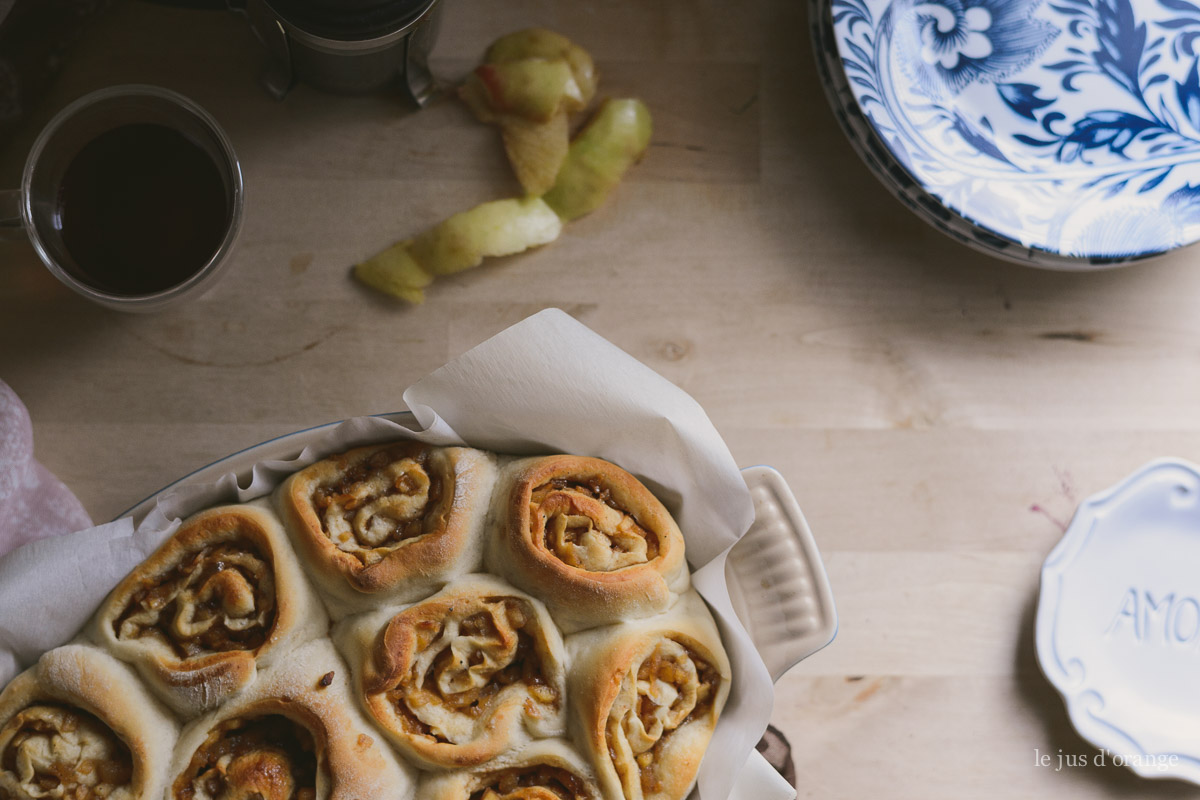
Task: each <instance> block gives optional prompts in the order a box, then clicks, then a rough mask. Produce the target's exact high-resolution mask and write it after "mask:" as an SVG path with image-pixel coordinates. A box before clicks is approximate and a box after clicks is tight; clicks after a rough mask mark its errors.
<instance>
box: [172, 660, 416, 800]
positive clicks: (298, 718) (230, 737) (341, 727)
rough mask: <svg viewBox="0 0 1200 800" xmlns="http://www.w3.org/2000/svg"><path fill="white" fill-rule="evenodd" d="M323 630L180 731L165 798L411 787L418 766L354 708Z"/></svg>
mask: <svg viewBox="0 0 1200 800" xmlns="http://www.w3.org/2000/svg"><path fill="white" fill-rule="evenodd" d="M347 673H348V670H347V669H346V666H345V664H344V663H343V661H342V660H341V658H340V657H339V656H338V654H337V652H336V651H335V650H334V649H333V645H332V643H331V642H330V641H329V640H328V639H320V640H317V641H315V642H310V643H309V644H306V645H304V646H302V647H300V648H299V649H297V650H296V651H294V652H293V653H292V655H291V656H290V657H289V658H288V661H287V663H286V664H278V665H276V666H274V667H272V668H270V669H268V670H265V671H264V672H263V674H262V676H261V677H260V678H259V680H258V681H256V682H255V684H254V685H253V686H251V687H250V688H249V689H248V690H247V691H246V692H245V693H244V694H243V695H240V696H239V697H237V698H236V699H235V700H232V701H230V702H229V703H227V704H226V705H224V706H222V707H221V708H220V709H219V710H217V711H216V712H214V713H211V714H209V715H206V716H204V717H201V718H200V719H198V720H196V721H194V722H192V723H191V724H190V725H188V726H187V727H186V728H185V729H184V731H183V734H182V735H181V736H180V739H179V745H178V746H177V747H176V750H175V758H174V761H173V764H172V770H171V775H172V778H171V784H170V786H169V788H168V792H167V800H250V799H251V798H254V799H255V800H366V799H367V798H381V799H386V798H396V799H397V800H399V799H400V798H406V797H410V796H411V795H412V790H413V786H414V783H415V777H416V774H415V772H414V771H413V770H412V768H411V767H408V766H407V765H405V764H403V763H401V762H400V761H399V759H397V758H396V757H395V755H394V754H393V753H392V752H391V750H390V748H388V746H387V745H386V744H384V743H383V742H382V740H380V739H379V738H378V736H377V734H376V731H374V730H372V729H371V728H370V726H369V725H368V723H367V721H366V719H364V718H363V716H362V714H361V713H360V712H359V711H358V707H357V704H356V703H355V702H354V699H353V698H352V697H351V695H350V688H349V675H348V674H347Z"/></svg>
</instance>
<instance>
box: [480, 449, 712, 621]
mask: <svg viewBox="0 0 1200 800" xmlns="http://www.w3.org/2000/svg"><path fill="white" fill-rule="evenodd" d="M493 504H494V505H493V517H494V526H495V530H494V532H493V536H492V538H491V540H490V542H489V549H488V558H487V564H488V567H489V571H491V572H497V573H499V574H501V575H503V576H504V577H506V578H508V579H509V580H510V581H512V582H513V584H515V585H516V586H518V587H520V588H522V589H524V590H526V591H529V592H534V593H536V594H537V596H538V597H539V598H541V599H542V600H543V601H544V602H545V603H546V606H547V607H548V608H549V609H550V613H551V614H552V615H553V616H554V619H555V621H556V622H558V624H559V625H560V626H561V627H562V628H563V630H565V631H567V632H571V631H577V630H582V629H584V628H588V627H592V626H594V625H603V624H609V623H613V622H619V621H621V620H628V619H636V618H640V617H648V616H651V615H654V614H660V613H662V612H663V611H666V610H667V608H668V606H670V604H671V602H672V601H673V600H674V598H675V597H676V596H677V595H678V593H679V592H682V591H684V590H686V589H687V587H688V585H689V579H688V570H687V561H686V560H685V559H684V552H683V535H682V534H681V533H680V531H679V528H678V526H677V525H676V524H675V521H674V520H673V519H672V518H671V515H670V513H668V512H667V509H666V508H664V507H663V504H662V503H660V502H659V501H658V498H656V497H655V496H654V495H653V494H651V493H650V490H649V489H647V488H646V487H645V486H643V485H642V484H641V482H640V481H638V480H637V478H635V477H633V476H632V475H630V474H629V473H628V472H626V471H625V470H623V469H621V468H620V467H618V466H616V465H615V464H611V463H609V462H607V461H602V460H601V459H598V458H586V457H583V456H568V455H557V456H545V457H540V458H527V459H521V460H518V461H515V462H513V463H511V464H509V465H508V466H506V467H505V468H504V469H503V470H502V472H501V476H500V480H499V482H498V484H497V491H496V493H495V499H494V500H493Z"/></svg>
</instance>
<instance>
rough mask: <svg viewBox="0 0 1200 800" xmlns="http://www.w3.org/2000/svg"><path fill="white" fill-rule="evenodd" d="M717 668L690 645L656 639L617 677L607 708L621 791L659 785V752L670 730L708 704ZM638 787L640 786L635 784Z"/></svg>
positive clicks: (629, 793) (611, 753)
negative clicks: (657, 640) (616, 689)
mask: <svg viewBox="0 0 1200 800" xmlns="http://www.w3.org/2000/svg"><path fill="white" fill-rule="evenodd" d="M720 680H721V676H720V673H718V672H717V670H716V668H715V667H713V666H712V665H711V664H710V663H709V662H708V661H707V660H705V659H704V658H703V657H702V656H700V655H699V654H698V653H697V652H696V651H695V650H693V649H692V648H690V647H687V646H686V645H684V644H681V643H680V642H677V641H675V640H674V639H667V638H664V639H662V640H660V641H659V642H658V643H657V644H656V645H655V646H654V649H653V650H652V651H650V653H649V654H648V655H647V656H646V657H645V658H644V659H643V660H642V661H641V663H638V664H633V665H631V667H630V670H629V672H628V673H626V674H625V676H624V678H623V679H622V681H621V687H620V689H619V690H618V692H617V697H616V700H615V701H614V702H613V704H612V707H611V708H610V709H609V712H608V723H607V728H606V733H607V738H608V754H609V757H610V758H611V759H612V763H613V766H614V768H615V769H616V771H617V774H618V775H619V776H620V778H621V785H622V787H623V788H624V789H625V796H626V797H629V798H633V797H640V796H642V795H643V794H649V793H653V792H656V791H659V790H660V789H661V788H662V787H661V782H660V779H659V773H658V770H659V769H664V768H665V769H668V770H669V769H670V767H664V765H663V764H662V763H661V758H660V755H661V752H662V748H663V746H664V745H665V743H666V742H667V741H668V740H669V739H670V737H671V734H672V733H673V732H674V731H676V730H678V729H679V728H681V727H683V726H684V725H686V724H687V723H688V722H689V721H691V720H692V719H695V718H698V717H702V716H704V715H705V714H707V713H708V711H709V710H710V709H711V708H712V701H713V696H714V695H715V693H716V688H717V685H718V684H719V682H720ZM639 788H640V790H641V791H640V792H639V791H637V789H639Z"/></svg>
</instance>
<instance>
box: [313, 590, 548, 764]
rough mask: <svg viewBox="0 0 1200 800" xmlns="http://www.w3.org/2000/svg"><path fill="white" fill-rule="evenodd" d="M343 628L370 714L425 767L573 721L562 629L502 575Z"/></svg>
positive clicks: (473, 759)
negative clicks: (568, 702)
mask: <svg viewBox="0 0 1200 800" xmlns="http://www.w3.org/2000/svg"><path fill="white" fill-rule="evenodd" d="M336 635H337V637H338V641H339V644H340V645H341V646H342V649H343V652H347V654H348V655H350V657H351V659H352V661H354V662H355V666H356V670H357V672H358V686H359V689H360V691H361V693H362V694H361V697H362V700H363V703H364V705H365V706H366V708H367V711H368V713H369V714H370V715H371V716H372V717H373V718H374V719H375V721H376V723H377V724H379V726H380V727H381V728H382V729H383V730H384V731H385V732H386V733H387V734H388V737H389V738H390V739H391V741H392V742H393V744H395V745H396V747H397V748H398V749H399V750H400V752H401V753H403V754H404V755H405V756H406V757H408V758H410V759H411V760H413V761H414V762H416V763H418V764H420V765H422V766H424V767H426V768H430V769H444V768H450V767H464V766H476V765H479V764H482V763H484V762H485V761H488V760H489V759H491V758H494V757H496V756H497V755H499V754H501V753H503V752H505V751H508V750H511V749H512V748H514V747H517V746H519V745H521V744H523V743H525V742H527V741H528V740H529V738H530V737H531V736H532V737H545V736H553V735H557V734H560V733H561V732H562V730H563V728H564V715H565V689H566V687H565V677H566V669H565V657H564V652H563V647H562V640H561V638H560V636H559V634H558V631H557V629H555V627H554V624H553V622H552V621H551V620H550V616H549V614H547V613H546V610H545V608H544V607H543V606H542V605H541V604H540V603H539V602H538V601H536V600H534V599H533V598H531V597H529V596H528V595H525V594H523V593H521V592H519V591H517V590H516V589H513V588H512V587H511V586H509V585H508V584H505V583H504V582H502V581H499V580H497V579H495V578H491V577H489V576H484V575H468V576H464V577H463V578H460V579H459V580H458V581H455V582H454V583H452V584H450V585H449V586H447V587H446V589H444V590H443V591H441V592H439V593H438V594H436V595H434V596H433V597H431V598H430V599H428V600H426V601H423V602H421V603H418V604H416V605H414V606H411V607H409V608H407V609H405V610H403V611H399V612H398V613H397V612H396V611H386V610H385V611H382V612H379V613H376V614H371V615H366V616H364V617H362V618H358V619H355V620H351V621H348V624H346V625H344V626H343V628H342V629H340V630H339V632H338V633H337V634H336Z"/></svg>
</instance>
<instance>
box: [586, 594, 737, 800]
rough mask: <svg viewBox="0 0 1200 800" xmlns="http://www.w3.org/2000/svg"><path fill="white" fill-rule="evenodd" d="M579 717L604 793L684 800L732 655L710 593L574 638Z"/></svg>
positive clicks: (723, 694)
mask: <svg viewBox="0 0 1200 800" xmlns="http://www.w3.org/2000/svg"><path fill="white" fill-rule="evenodd" d="M567 642H568V651H569V653H570V655H571V659H572V670H571V684H570V688H569V690H568V691H569V697H570V701H571V708H572V726H573V729H574V732H575V736H576V738H577V741H578V742H579V743H580V746H581V747H583V748H584V750H585V751H586V752H587V753H588V754H589V755H590V756H591V759H592V763H593V764H594V765H595V767H596V775H597V777H598V778H599V781H600V786H601V787H602V788H603V790H604V793H605V796H606V797H609V798H625V800H682V798H684V797H686V796H687V794H688V793H689V792H690V791H691V789H692V786H693V785H694V784H695V782H696V775H697V773H698V771H699V769H700V760H701V758H702V757H703V756H704V751H705V750H706V749H707V748H708V743H709V740H710V739H711V738H712V734H713V730H714V729H715V728H716V725H717V719H718V717H719V716H720V714H721V709H722V708H723V707H724V706H725V700H726V698H727V697H728V695H729V686H730V668H729V659H728V657H727V656H726V654H725V649H724V647H723V646H722V645H721V638H720V635H719V633H718V632H717V627H716V624H715V623H714V622H713V619H712V616H711V614H710V613H709V611H708V608H707V607H706V606H705V605H704V601H703V600H702V599H700V596H699V595H698V594H696V593H695V592H689V593H688V594H687V595H685V596H684V598H682V599H681V600H680V602H679V603H677V604H676V605H675V606H674V607H673V608H672V609H671V611H670V612H668V613H667V614H664V615H662V616H660V617H655V618H654V619H649V620H639V621H637V622H632V623H625V624H621V625H614V626H610V627H606V628H597V629H594V630H591V631H585V632H583V633H580V634H576V635H575V636H571V637H569V638H568V640H567Z"/></svg>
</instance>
